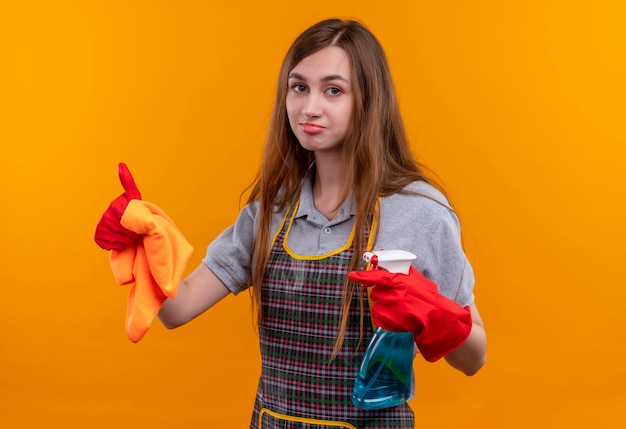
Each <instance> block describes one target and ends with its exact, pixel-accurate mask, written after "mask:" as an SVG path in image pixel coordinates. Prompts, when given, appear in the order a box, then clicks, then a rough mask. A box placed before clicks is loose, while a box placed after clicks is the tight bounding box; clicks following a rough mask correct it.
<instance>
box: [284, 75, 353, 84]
mask: <svg viewBox="0 0 626 429" xmlns="http://www.w3.org/2000/svg"><path fill="white" fill-rule="evenodd" d="M287 78H288V79H299V80H306V79H305V78H304V76H302V75H301V74H300V73H289V76H288V77H287ZM331 80H342V81H344V82H346V83H350V81H349V80H348V79H346V78H345V77H343V76H341V75H339V74H331V75H328V76H324V77H323V78H322V82H328V81H331Z"/></svg>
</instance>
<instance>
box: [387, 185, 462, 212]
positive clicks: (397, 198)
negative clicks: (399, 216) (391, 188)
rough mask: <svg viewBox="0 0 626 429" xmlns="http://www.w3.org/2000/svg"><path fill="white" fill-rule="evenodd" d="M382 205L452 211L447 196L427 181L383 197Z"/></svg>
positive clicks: (407, 186) (408, 208)
mask: <svg viewBox="0 0 626 429" xmlns="http://www.w3.org/2000/svg"><path fill="white" fill-rule="evenodd" d="M382 204H384V205H391V206H397V209H403V208H404V209H407V210H427V211H436V212H441V211H452V207H451V205H450V202H449V201H448V199H447V198H446V196H445V195H444V194H443V193H442V192H441V191H440V190H438V189H437V188H436V187H434V186H433V185H431V184H430V183H428V182H425V181H416V182H412V183H409V184H408V185H406V186H405V187H404V188H402V190H401V191H400V192H397V193H395V194H391V195H389V196H386V197H383V198H382Z"/></svg>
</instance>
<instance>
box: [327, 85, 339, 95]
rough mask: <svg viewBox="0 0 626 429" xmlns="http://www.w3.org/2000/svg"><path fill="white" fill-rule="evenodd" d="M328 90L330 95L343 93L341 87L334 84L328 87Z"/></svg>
mask: <svg viewBox="0 0 626 429" xmlns="http://www.w3.org/2000/svg"><path fill="white" fill-rule="evenodd" d="M326 92H327V93H328V95H339V94H341V93H342V92H343V91H341V89H340V88H337V87H336V86H333V87H331V88H328V89H327V90H326Z"/></svg>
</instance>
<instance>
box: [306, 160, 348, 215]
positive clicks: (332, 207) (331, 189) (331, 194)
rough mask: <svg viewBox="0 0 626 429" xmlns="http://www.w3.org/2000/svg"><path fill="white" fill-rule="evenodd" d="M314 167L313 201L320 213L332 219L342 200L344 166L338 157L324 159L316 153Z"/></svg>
mask: <svg viewBox="0 0 626 429" xmlns="http://www.w3.org/2000/svg"><path fill="white" fill-rule="evenodd" d="M315 169H316V173H315V181H314V182H313V203H314V204H315V208H316V209H317V210H318V211H319V212H320V213H322V214H323V215H324V216H325V217H326V218H327V219H328V220H332V219H334V217H335V216H336V215H337V212H338V211H339V207H340V206H341V204H342V203H343V200H344V189H345V186H344V183H345V180H346V179H345V167H344V166H343V165H342V162H341V159H339V158H338V157H334V158H332V159H324V158H323V157H322V156H317V154H316V157H315Z"/></svg>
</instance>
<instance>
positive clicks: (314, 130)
mask: <svg viewBox="0 0 626 429" xmlns="http://www.w3.org/2000/svg"><path fill="white" fill-rule="evenodd" d="M300 129H301V130H302V132H303V133H305V134H309V135H315V134H319V133H321V132H323V131H324V127H322V126H321V125H317V124H311V123H309V122H303V123H301V124H300Z"/></svg>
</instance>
